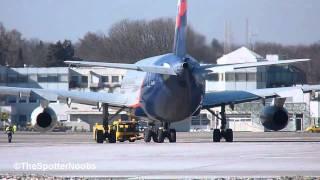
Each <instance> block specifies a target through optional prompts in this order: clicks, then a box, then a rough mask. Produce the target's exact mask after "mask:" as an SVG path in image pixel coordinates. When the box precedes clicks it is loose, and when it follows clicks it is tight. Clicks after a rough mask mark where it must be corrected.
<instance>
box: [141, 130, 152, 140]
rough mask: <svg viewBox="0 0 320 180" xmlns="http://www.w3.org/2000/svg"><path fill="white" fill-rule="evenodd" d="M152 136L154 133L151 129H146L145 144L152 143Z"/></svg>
mask: <svg viewBox="0 0 320 180" xmlns="http://www.w3.org/2000/svg"><path fill="white" fill-rule="evenodd" d="M152 134H153V132H152V130H151V129H150V128H146V129H144V138H143V139H144V142H146V143H149V142H150V141H151V137H152Z"/></svg>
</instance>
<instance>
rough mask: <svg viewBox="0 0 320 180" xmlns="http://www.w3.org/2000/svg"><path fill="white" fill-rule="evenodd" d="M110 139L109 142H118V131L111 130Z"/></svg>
mask: <svg viewBox="0 0 320 180" xmlns="http://www.w3.org/2000/svg"><path fill="white" fill-rule="evenodd" d="M108 141H109V143H116V142H117V139H116V132H114V131H110V133H109V134H108Z"/></svg>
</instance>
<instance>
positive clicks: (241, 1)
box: [0, 0, 320, 44]
mask: <svg viewBox="0 0 320 180" xmlns="http://www.w3.org/2000/svg"><path fill="white" fill-rule="evenodd" d="M176 4H177V1H176V0H0V22H2V23H3V24H4V26H5V27H7V28H9V29H17V30H18V31H20V32H22V34H23V37H24V38H39V39H42V40H46V41H57V40H63V39H71V40H73V41H75V40H78V39H79V38H81V37H83V35H84V34H85V33H86V32H88V31H91V32H107V31H108V29H109V28H110V26H111V25H112V24H113V23H115V22H118V21H120V20H122V19H147V20H150V19H155V18H159V17H166V18H167V17H172V18H174V17H175V15H176V10H177V8H176ZM247 18H248V19H249V22H250V23H249V24H250V29H251V30H250V31H251V32H252V33H253V34H255V36H254V39H255V40H256V41H271V42H278V43H284V44H308V43H313V42H316V41H319V40H320V20H319V18H320V0H189V7H188V23H189V24H190V25H192V26H193V27H194V29H195V30H196V31H198V32H200V33H202V34H204V35H205V36H206V37H207V38H208V39H209V40H211V39H212V38H217V39H219V40H223V38H224V24H225V22H226V21H230V23H231V26H232V39H233V42H236V43H245V21H246V19H247Z"/></svg>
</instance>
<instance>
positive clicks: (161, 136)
mask: <svg viewBox="0 0 320 180" xmlns="http://www.w3.org/2000/svg"><path fill="white" fill-rule="evenodd" d="M164 135H165V134H164V132H163V129H158V134H157V137H158V138H157V143H163V142H164V138H165V136H164Z"/></svg>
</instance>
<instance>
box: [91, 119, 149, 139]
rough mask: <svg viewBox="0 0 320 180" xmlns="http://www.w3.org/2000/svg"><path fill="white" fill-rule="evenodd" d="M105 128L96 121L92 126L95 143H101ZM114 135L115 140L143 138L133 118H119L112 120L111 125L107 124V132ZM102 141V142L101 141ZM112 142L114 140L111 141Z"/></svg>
mask: <svg viewBox="0 0 320 180" xmlns="http://www.w3.org/2000/svg"><path fill="white" fill-rule="evenodd" d="M104 134H106V133H105V129H104V128H103V125H102V124H98V123H96V124H95V126H94V127H93V138H94V140H95V141H96V142H97V143H103V141H104V140H106V139H107V138H106V137H105V136H104ZM107 134H109V135H110V134H111V135H112V136H113V137H115V139H114V140H115V141H119V142H124V141H129V142H134V141H136V140H141V139H143V137H142V136H140V135H139V129H138V122H137V121H135V120H134V119H133V120H132V121H122V120H121V119H119V120H117V121H114V122H113V123H112V125H108V133H107ZM101 141H102V142H101ZM111 143H114V142H111Z"/></svg>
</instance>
